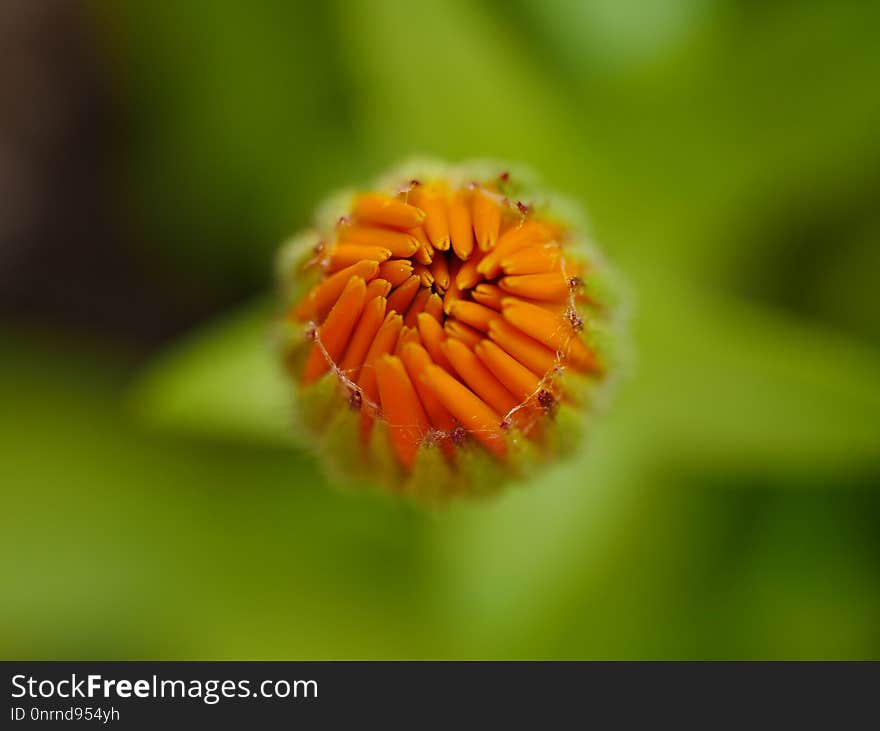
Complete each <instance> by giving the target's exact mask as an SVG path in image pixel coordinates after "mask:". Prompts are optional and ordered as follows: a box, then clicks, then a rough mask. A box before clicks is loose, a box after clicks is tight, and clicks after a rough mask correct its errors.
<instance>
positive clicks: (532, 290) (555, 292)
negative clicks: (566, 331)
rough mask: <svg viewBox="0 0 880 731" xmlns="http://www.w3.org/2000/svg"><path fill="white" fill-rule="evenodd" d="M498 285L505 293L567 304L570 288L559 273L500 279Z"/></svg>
mask: <svg viewBox="0 0 880 731" xmlns="http://www.w3.org/2000/svg"><path fill="white" fill-rule="evenodd" d="M498 284H499V285H500V286H501V289H503V290H504V291H505V292H510V293H511V294H515V295H517V296H519V297H528V298H529V299H536V300H543V301H546V302H567V301H568V299H569V297H570V296H571V287H570V285H569V283H568V280H567V279H566V278H565V277H563V276H562V273H561V272H551V273H549V274H523V275H521V276H516V277H502V278H501V280H500V281H499V282H498Z"/></svg>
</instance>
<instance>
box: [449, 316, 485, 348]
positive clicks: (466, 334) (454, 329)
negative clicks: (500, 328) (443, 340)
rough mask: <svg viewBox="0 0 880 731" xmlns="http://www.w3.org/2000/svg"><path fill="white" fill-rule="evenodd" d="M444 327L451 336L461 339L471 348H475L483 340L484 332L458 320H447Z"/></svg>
mask: <svg viewBox="0 0 880 731" xmlns="http://www.w3.org/2000/svg"><path fill="white" fill-rule="evenodd" d="M443 329H444V330H445V331H446V334H447V335H448V336H449V337H450V338H455V339H456V340H461V342H463V343H464V344H465V345H467V346H468V347H469V348H473V347H474V346H475V345H476V344H477V343H479V342H481V341H482V340H483V335H482V333H480V332H478V331H477V330H474V329H473V328H472V327H470V326H469V325H465V324H464V323H463V322H459V321H458V320H447V321H446V322H445V323H444V325H443Z"/></svg>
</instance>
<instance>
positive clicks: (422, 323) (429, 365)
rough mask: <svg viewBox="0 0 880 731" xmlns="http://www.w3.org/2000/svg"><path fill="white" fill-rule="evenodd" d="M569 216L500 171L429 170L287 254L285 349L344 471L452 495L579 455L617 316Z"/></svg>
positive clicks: (352, 201)
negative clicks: (579, 440) (568, 453)
mask: <svg viewBox="0 0 880 731" xmlns="http://www.w3.org/2000/svg"><path fill="white" fill-rule="evenodd" d="M558 208H559V207H558V206H557V207H554V199H553V198H552V197H545V196H540V195H539V194H537V193H536V192H534V191H530V190H528V189H527V188H526V187H525V186H524V184H523V183H522V182H521V180H520V179H519V178H518V176H512V175H510V174H508V173H506V172H504V168H503V167H501V166H491V165H489V164H470V165H462V166H458V167H449V166H443V165H438V164H436V163H427V164H421V165H418V164H416V165H414V166H410V167H409V168H407V169H401V170H398V171H396V172H395V173H394V174H392V175H391V176H389V178H388V179H387V180H385V181H383V182H382V183H380V184H378V185H377V186H375V187H373V188H371V189H368V190H362V191H358V192H355V193H346V194H343V195H340V196H337V197H335V198H334V199H333V201H332V202H331V204H329V205H328V206H327V207H325V212H324V214H323V215H322V216H320V217H319V218H320V220H319V222H318V226H317V228H316V229H315V230H311V231H309V232H306V233H304V234H301V235H300V236H298V237H297V238H296V239H294V240H293V241H292V242H291V243H290V244H288V245H287V246H286V247H285V249H284V250H283V253H282V256H281V258H280V260H279V262H280V266H279V269H280V276H281V281H282V286H283V289H284V293H285V300H286V302H287V310H286V313H285V329H284V332H285V337H284V348H283V350H284V356H285V360H286V364H287V366H288V371H289V373H290V376H291V379H292V380H293V381H294V382H296V383H297V385H298V389H297V390H298V402H299V406H300V409H299V413H300V421H301V422H302V425H303V427H304V428H305V429H306V430H307V431H309V432H310V433H311V434H312V435H313V436H314V437H315V439H316V441H317V443H318V444H319V446H320V447H321V448H322V449H323V451H324V452H325V454H327V456H328V459H329V461H330V462H331V464H335V465H338V466H340V467H341V468H342V471H343V472H344V473H345V474H346V475H348V476H350V477H355V478H364V477H373V478H375V479H376V480H377V481H378V482H381V483H384V484H385V485H387V486H389V487H390V488H391V489H392V490H395V491H400V492H403V493H406V494H411V495H416V496H420V497H435V498H442V497H446V496H450V495H457V494H477V493H486V492H490V491H493V490H494V489H496V488H497V487H498V486H499V485H500V484H502V483H503V482H505V481H506V478H508V477H518V476H522V475H523V474H525V473H526V472H527V471H529V468H530V467H531V466H532V465H536V464H540V463H542V462H546V461H547V460H548V459H551V458H555V457H557V456H559V455H560V454H562V453H564V452H566V451H569V450H570V449H571V448H572V447H573V446H575V445H576V444H577V439H576V438H575V437H576V435H577V434H578V433H579V432H580V431H581V430H582V429H581V427H582V426H583V424H584V423H585V420H586V419H587V416H588V414H589V412H590V411H591V409H592V407H593V406H594V405H595V403H596V401H597V394H598V388H597V387H599V386H601V385H602V384H603V383H604V382H606V381H607V380H608V375H609V371H610V370H611V369H612V368H613V362H612V360H613V358H612V356H611V352H610V350H609V348H608V347H607V345H608V342H609V340H608V338H606V337H605V336H606V335H607V334H609V333H610V332H611V331H612V330H613V326H614V322H615V319H616V317H615V312H616V308H615V307H614V302H613V300H612V298H611V297H610V291H611V290H610V289H609V288H608V286H607V282H608V276H607V271H606V268H605V266H604V265H603V263H602V261H601V259H600V257H599V256H598V254H597V253H596V252H595V251H594V250H592V249H591V248H590V247H589V246H588V245H586V243H585V241H584V239H583V234H582V233H581V232H579V231H578V230H577V228H576V226H575V225H574V224H573V223H572V222H571V221H569V220H567V219H566V218H565V217H563V215H562V214H560V213H559V212H558Z"/></svg>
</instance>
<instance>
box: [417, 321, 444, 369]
mask: <svg viewBox="0 0 880 731" xmlns="http://www.w3.org/2000/svg"><path fill="white" fill-rule="evenodd" d="M416 321H417V322H418V326H419V335H421V336H422V344H423V345H424V346H425V349H426V350H427V351H428V353H430V354H431V360H433V361H434V362H435V363H437V364H438V365H441V366H443V367H444V368H446V369H447V370H451V369H452V366H451V365H450V364H449V361H448V360H447V359H446V355H445V354H444V353H443V349H442V348H441V346H442V344H443V341H444V340H446V333H445V332H444V331H443V327H442V326H441V325H440V323H439V322H438V321H437V320H435V319H434V318H433V317H431V316H430V315H429V314H427V313H426V312H423V313H422V314H421V315H419V316H418V317H417V318H416Z"/></svg>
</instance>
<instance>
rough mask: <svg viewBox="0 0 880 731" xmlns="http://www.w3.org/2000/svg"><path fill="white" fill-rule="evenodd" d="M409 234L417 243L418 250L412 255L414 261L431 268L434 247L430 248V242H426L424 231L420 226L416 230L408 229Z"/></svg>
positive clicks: (426, 235) (426, 237) (426, 236)
mask: <svg viewBox="0 0 880 731" xmlns="http://www.w3.org/2000/svg"><path fill="white" fill-rule="evenodd" d="M409 234H410V236H412V237H413V238H415V240H416V241H418V242H419V248H418V249H417V250H416V253H415V254H414V256H415V258H416V260H417V261H418V262H419V263H420V264H424V265H425V266H431V262H432V261H433V259H434V247H433V246H431V242H430V241H429V240H428V234H426V233H425V229H424V228H423V227H422V226H417V227H416V228H413V229H410V230H409Z"/></svg>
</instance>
